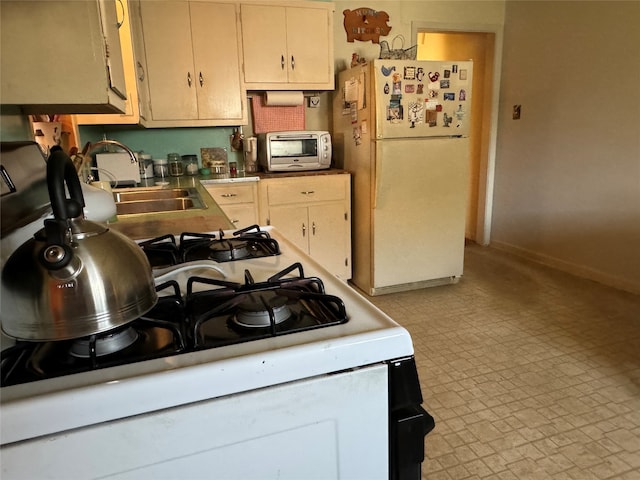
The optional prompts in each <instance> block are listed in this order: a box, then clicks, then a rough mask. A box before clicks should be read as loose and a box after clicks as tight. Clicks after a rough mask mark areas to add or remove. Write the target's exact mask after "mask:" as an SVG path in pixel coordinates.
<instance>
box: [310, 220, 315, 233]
mask: <svg viewBox="0 0 640 480" xmlns="http://www.w3.org/2000/svg"><path fill="white" fill-rule="evenodd" d="M311 231H312V232H313V234H314V235H315V234H316V222H313V223H312V224H311Z"/></svg>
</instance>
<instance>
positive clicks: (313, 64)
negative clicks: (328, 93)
mask: <svg viewBox="0 0 640 480" xmlns="http://www.w3.org/2000/svg"><path fill="white" fill-rule="evenodd" d="M328 15H329V12H328V11H327V10H324V9H319V8H298V7H289V8H287V47H288V50H287V67H288V73H289V76H288V81H289V83H328V82H329V81H330V78H329V75H330V73H331V72H332V70H331V68H330V66H329V61H330V56H329V55H327V52H329V47H330V45H329V44H330V41H329V38H330V35H332V34H333V32H330V31H329V19H328ZM331 75H332V76H333V74H332V73H331Z"/></svg>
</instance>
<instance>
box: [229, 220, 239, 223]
mask: <svg viewBox="0 0 640 480" xmlns="http://www.w3.org/2000/svg"><path fill="white" fill-rule="evenodd" d="M239 221H240V220H231V223H233V224H236V223H238V222H239Z"/></svg>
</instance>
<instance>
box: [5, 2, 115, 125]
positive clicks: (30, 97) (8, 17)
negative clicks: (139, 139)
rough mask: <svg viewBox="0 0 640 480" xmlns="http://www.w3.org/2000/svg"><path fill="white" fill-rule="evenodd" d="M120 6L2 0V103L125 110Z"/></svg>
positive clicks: (51, 109) (31, 108) (52, 109)
mask: <svg viewBox="0 0 640 480" xmlns="http://www.w3.org/2000/svg"><path fill="white" fill-rule="evenodd" d="M120 5H121V4H120V3H119V2H117V1H116V0H88V1H82V2H78V1H75V0H71V1H62V0H56V1H46V0H45V1H35V0H34V1H23V0H19V1H11V0H2V2H1V6H0V8H1V9H2V15H1V16H0V35H1V36H0V48H1V52H0V71H2V75H1V77H0V82H1V83H0V89H1V93H2V96H1V97H0V101H1V102H2V104H3V105H20V106H22V110H23V112H24V113H114V112H115V113H122V112H124V110H125V99H126V91H127V89H126V85H125V80H124V67H123V61H122V52H121V47H120V35H119V27H120V24H119V20H118V18H119V17H120V18H121V17H122V12H120V14H118V9H119V10H121V7H120Z"/></svg>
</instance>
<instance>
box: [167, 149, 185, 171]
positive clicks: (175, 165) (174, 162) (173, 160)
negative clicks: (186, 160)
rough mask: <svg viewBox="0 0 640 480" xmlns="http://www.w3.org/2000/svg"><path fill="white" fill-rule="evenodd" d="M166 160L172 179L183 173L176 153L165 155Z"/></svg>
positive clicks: (180, 161)
mask: <svg viewBox="0 0 640 480" xmlns="http://www.w3.org/2000/svg"><path fill="white" fill-rule="evenodd" d="M167 160H168V161H169V175H171V176H172V177H179V176H181V175H182V174H183V173H184V171H183V168H182V160H181V159H180V155H178V154H177V153H170V154H169V155H167Z"/></svg>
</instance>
